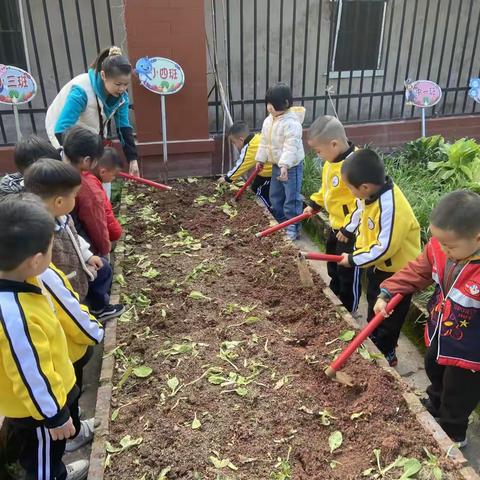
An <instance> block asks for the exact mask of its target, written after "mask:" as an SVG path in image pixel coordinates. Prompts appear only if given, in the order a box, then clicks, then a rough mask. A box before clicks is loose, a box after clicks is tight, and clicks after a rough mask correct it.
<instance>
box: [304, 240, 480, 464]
mask: <svg viewBox="0 0 480 480" xmlns="http://www.w3.org/2000/svg"><path fill="white" fill-rule="evenodd" d="M295 243H296V244H297V246H298V247H299V248H300V250H304V251H309V252H311V251H318V248H317V246H316V245H315V244H314V243H313V242H312V241H311V240H310V239H309V238H308V236H307V235H306V234H302V235H301V237H300V239H299V240H297V241H296V242H295ZM309 263H310V265H311V267H312V269H314V270H315V271H316V272H318V273H319V274H320V276H321V277H322V278H323V279H324V280H325V282H326V283H327V284H328V282H329V277H328V274H327V268H326V263H325V262H315V261H309ZM366 313H367V303H366V299H365V298H362V300H361V302H360V307H359V310H358V313H357V315H355V318H356V319H357V320H358V321H359V323H360V324H363V323H365V322H366ZM397 356H398V359H399V362H398V366H397V367H396V370H397V371H398V373H400V375H401V376H402V377H403V379H404V380H405V382H406V383H407V384H408V385H409V386H410V387H411V388H412V390H413V391H414V392H415V393H417V395H419V396H424V393H425V390H426V388H427V386H428V385H429V381H428V378H427V375H426V373H425V368H424V366H423V356H422V354H421V353H420V352H419V351H418V350H417V348H416V347H415V345H413V343H412V342H411V341H410V340H409V339H408V338H407V337H406V336H405V335H403V334H401V336H400V339H399V342H398V348H397ZM459 393H460V392H459ZM460 394H461V393H460ZM468 441H469V445H468V446H467V447H466V448H465V449H464V450H463V454H464V455H465V457H466V458H467V459H468V460H469V462H470V463H471V465H472V466H473V467H474V468H475V470H476V471H477V472H480V420H479V418H478V416H477V415H475V420H474V421H473V422H472V424H471V425H470V427H469V429H468Z"/></svg>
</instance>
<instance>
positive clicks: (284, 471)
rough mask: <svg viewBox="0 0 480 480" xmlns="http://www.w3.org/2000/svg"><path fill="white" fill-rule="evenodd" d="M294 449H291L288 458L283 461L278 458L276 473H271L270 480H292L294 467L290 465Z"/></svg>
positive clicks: (275, 467)
mask: <svg viewBox="0 0 480 480" xmlns="http://www.w3.org/2000/svg"><path fill="white" fill-rule="evenodd" d="M291 451H292V447H289V449H288V453H287V457H286V458H285V459H282V458H281V457H278V458H277V463H276V464H275V466H274V469H275V470H274V471H273V472H271V473H270V476H269V477H268V478H269V480H288V479H290V478H292V466H291V465H290V453H291Z"/></svg>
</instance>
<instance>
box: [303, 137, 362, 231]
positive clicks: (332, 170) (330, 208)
mask: <svg viewBox="0 0 480 480" xmlns="http://www.w3.org/2000/svg"><path fill="white" fill-rule="evenodd" d="M349 145H350V147H349V149H348V150H347V151H345V152H344V153H342V154H341V155H339V156H338V157H337V158H336V159H335V160H334V161H333V162H325V163H324V165H323V168H322V187H321V188H320V190H319V191H318V192H317V193H314V194H313V195H312V196H311V197H310V202H309V205H310V206H311V207H312V208H313V209H315V210H320V208H323V209H325V210H326V211H327V213H328V217H329V222H330V226H331V227H332V228H333V229H334V230H340V231H341V232H342V233H343V234H344V235H345V236H347V237H350V238H354V237H355V232H356V230H357V228H358V225H359V222H360V216H361V209H362V204H361V202H360V200H358V199H356V198H355V197H354V196H353V194H352V192H351V191H350V190H349V189H348V187H347V186H346V185H345V182H344V181H343V180H342V175H341V170H342V165H343V161H344V160H345V159H346V158H347V157H349V156H350V155H351V154H352V153H353V152H354V151H356V150H357V148H356V147H355V146H354V145H353V144H352V143H349Z"/></svg>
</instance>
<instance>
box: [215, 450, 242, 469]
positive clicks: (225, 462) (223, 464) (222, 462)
mask: <svg viewBox="0 0 480 480" xmlns="http://www.w3.org/2000/svg"><path fill="white" fill-rule="evenodd" d="M213 453H214V454H215V455H211V456H210V457H209V460H210V461H211V462H212V463H213V466H214V467H215V468H218V469H219V470H220V469H222V468H229V469H230V470H234V471H236V470H238V467H237V466H236V465H234V464H233V463H232V462H231V461H230V459H229V458H224V459H221V458H220V454H219V453H218V452H216V451H213Z"/></svg>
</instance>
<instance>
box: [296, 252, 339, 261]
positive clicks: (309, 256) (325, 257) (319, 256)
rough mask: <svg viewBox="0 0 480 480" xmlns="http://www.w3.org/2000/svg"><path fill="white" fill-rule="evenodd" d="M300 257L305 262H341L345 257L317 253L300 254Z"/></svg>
mask: <svg viewBox="0 0 480 480" xmlns="http://www.w3.org/2000/svg"><path fill="white" fill-rule="evenodd" d="M299 256H300V257H301V258H304V259H305V260H318V261H320V262H335V263H338V262H341V261H342V259H343V257H342V256H341V255H330V254H328V253H316V252H300V253H299Z"/></svg>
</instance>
